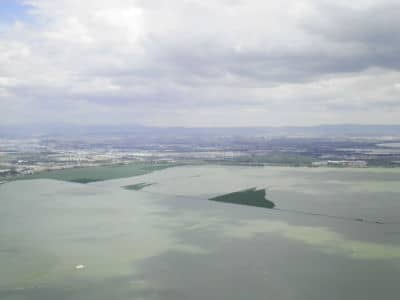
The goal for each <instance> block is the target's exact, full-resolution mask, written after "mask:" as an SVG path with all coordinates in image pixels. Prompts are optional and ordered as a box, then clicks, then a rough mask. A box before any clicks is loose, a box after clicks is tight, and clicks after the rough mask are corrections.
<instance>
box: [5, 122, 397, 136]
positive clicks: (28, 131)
mask: <svg viewBox="0 0 400 300" xmlns="http://www.w3.org/2000/svg"><path fill="white" fill-rule="evenodd" d="M86 135H90V136H107V137H110V136H116V137H118V136H149V135H150V136H160V137H171V136H173V137H185V138H187V137H232V136H243V137H246V136H248V137H254V136H264V137H325V138H326V137H382V136H394V137H400V125H357V124H338V125H319V126H302V127H296V126H288V127H216V128H208V127H207V128H186V127H146V126H141V125H110V126H107V125H65V124H39V125H38V124H35V125H34V124H32V125H13V126H11V125H1V126H0V137H2V138H28V137H43V136H48V137H51V136H65V137H82V136H86Z"/></svg>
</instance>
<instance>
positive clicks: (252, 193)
mask: <svg viewBox="0 0 400 300" xmlns="http://www.w3.org/2000/svg"><path fill="white" fill-rule="evenodd" d="M208 200H211V201H218V202H226V203H232V204H240V205H249V206H256V207H265V208H274V207H275V203H274V202H272V201H270V200H268V199H266V198H265V189H260V190H257V189H256V188H250V189H246V190H243V191H238V192H233V193H229V194H225V195H221V196H217V197H213V198H210V199H208Z"/></svg>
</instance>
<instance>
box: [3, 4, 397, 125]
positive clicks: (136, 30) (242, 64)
mask: <svg viewBox="0 0 400 300" xmlns="http://www.w3.org/2000/svg"><path fill="white" fill-rule="evenodd" d="M398 53H400V3H399V2H398V1H390V0H382V1H378V0H357V1H344V0H337V1H334V2H332V1H325V0H296V1H295V0H282V1H279V2H276V1H244V0H243V1H242V0H219V1H215V0H188V1H182V0H180V1H178V0H170V1H161V0H158V1H156V0H114V1H102V0H87V1H82V0H79V1H78V0H2V1H1V2H0V126H1V125H3V126H6V125H7V126H9V125H24V124H57V123H60V124H104V125H118V124H138V125H139V124H140V125H143V126H160V127H175V126H182V127H244V126H246V127H251V126H257V127H269V126H314V125H320V124H343V123H346V124H349V123H350V124H399V123H400V121H399V120H400V101H399V99H400V61H399V59H398Z"/></svg>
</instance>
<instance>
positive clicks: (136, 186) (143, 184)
mask: <svg viewBox="0 0 400 300" xmlns="http://www.w3.org/2000/svg"><path fill="white" fill-rule="evenodd" d="M153 184H154V183H146V182H141V183H136V184H131V185H125V186H123V188H124V189H126V190H133V191H139V190H141V189H143V188H145V187H146V186H150V185H153Z"/></svg>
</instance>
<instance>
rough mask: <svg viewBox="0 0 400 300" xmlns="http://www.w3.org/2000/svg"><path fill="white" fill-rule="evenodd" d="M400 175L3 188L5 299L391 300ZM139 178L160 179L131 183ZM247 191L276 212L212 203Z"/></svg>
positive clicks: (258, 170) (192, 178)
mask: <svg viewBox="0 0 400 300" xmlns="http://www.w3.org/2000/svg"><path fill="white" fill-rule="evenodd" d="M399 178H400V170H398V169H311V168H289V167H234V166H229V167H228V166H226V167H223V166H192V167H189V166H186V167H176V168H169V169H165V170H160V171H156V172H153V173H150V174H145V175H141V176H135V177H129V178H122V179H113V180H106V181H101V182H93V183H88V184H79V183H72V182H64V181H58V180H52V179H35V180H24V181H14V182H10V183H6V184H3V185H0V266H1V268H0V299H116V300H118V299H167V300H168V299H171V300H172V299H178V300H179V299H246V298H250V299H278V300H279V299H285V300H286V299H300V300H302V299H304V300H305V299H307V300H309V299H352V300H358V299H397V297H398V295H399V293H400V287H399V285H398V278H399V275H400V217H399V216H400V197H399V196H400V186H399V184H398V182H399ZM60 179H62V178H60ZM141 183H154V184H152V185H148V186H144V187H142V186H141V188H142V189H141V190H127V189H125V188H123V187H124V186H129V185H133V186H135V185H138V184H141ZM253 187H256V188H257V189H258V190H261V189H265V190H266V198H267V199H268V200H270V201H272V202H273V203H274V204H275V206H276V207H275V208H274V209H268V208H264V207H251V206H242V205H234V204H230V203H222V202H217V201H209V200H208V199H210V198H213V197H217V196H220V195H225V194H229V193H232V192H235V191H241V190H246V189H249V188H253ZM298 211H301V212H306V213H307V214H304V213H296V212H298ZM329 216H336V217H340V218H332V217H329ZM357 218H358V219H363V220H370V221H372V222H371V223H367V222H357V221H355V219H357ZM373 221H379V222H381V223H382V224H377V223H373ZM79 265H81V266H80V268H77V266H79Z"/></svg>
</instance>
